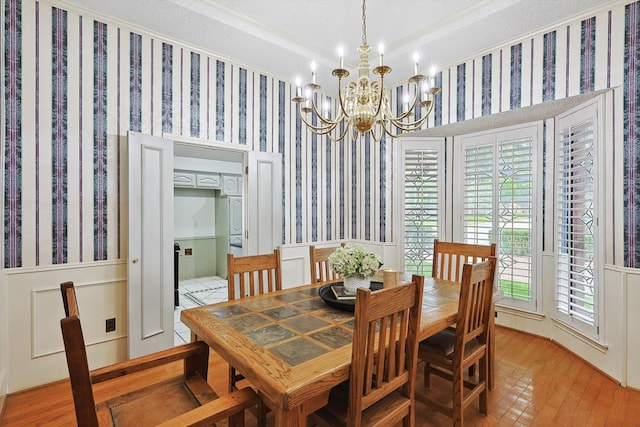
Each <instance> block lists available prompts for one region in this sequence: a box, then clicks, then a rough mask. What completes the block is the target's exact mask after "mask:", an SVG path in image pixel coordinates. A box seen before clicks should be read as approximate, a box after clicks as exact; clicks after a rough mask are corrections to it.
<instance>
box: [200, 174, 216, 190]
mask: <svg viewBox="0 0 640 427" xmlns="http://www.w3.org/2000/svg"><path fill="white" fill-rule="evenodd" d="M196 186H197V187H198V188H220V175H218V174H201V173H199V174H197V175H196Z"/></svg>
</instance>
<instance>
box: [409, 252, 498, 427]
mask: <svg viewBox="0 0 640 427" xmlns="http://www.w3.org/2000/svg"><path fill="white" fill-rule="evenodd" d="M495 268H496V258H495V257H489V259H488V260H486V261H484V262H480V263H476V264H465V265H464V267H463V269H462V282H461V285H460V301H459V303H458V314H457V318H456V328H455V331H454V332H452V331H451V330H450V329H447V330H444V331H442V332H439V333H437V334H435V335H433V336H432V337H430V338H427V339H426V340H424V341H422V342H421V343H420V346H419V348H418V357H419V359H420V360H422V361H424V365H425V367H424V384H425V388H426V389H429V388H430V387H431V374H436V375H438V376H441V377H443V378H446V379H448V380H450V381H451V382H452V386H453V391H452V405H451V406H449V405H447V404H445V403H443V402H441V401H440V400H438V399H436V398H434V396H430V395H429V394H428V393H425V392H423V391H422V390H417V391H416V395H415V397H416V400H418V401H419V402H423V403H426V404H427V405H429V406H431V407H433V408H434V409H436V410H438V411H439V412H442V413H444V414H445V415H447V416H449V417H451V418H452V419H453V422H454V425H456V426H462V425H463V421H464V419H463V418H464V417H463V415H464V410H465V408H466V407H467V406H469V404H471V403H472V402H473V401H475V399H476V398H479V399H480V412H481V413H483V414H485V415H486V414H487V391H488V388H489V387H488V376H489V354H488V337H489V324H490V319H491V316H492V315H493V313H492V301H491V298H492V297H493V282H494V276H495ZM475 363H478V365H479V373H478V378H471V377H468V378H466V377H465V371H466V370H468V368H469V367H471V366H472V365H474V364H475ZM465 389H469V391H467V392H465Z"/></svg>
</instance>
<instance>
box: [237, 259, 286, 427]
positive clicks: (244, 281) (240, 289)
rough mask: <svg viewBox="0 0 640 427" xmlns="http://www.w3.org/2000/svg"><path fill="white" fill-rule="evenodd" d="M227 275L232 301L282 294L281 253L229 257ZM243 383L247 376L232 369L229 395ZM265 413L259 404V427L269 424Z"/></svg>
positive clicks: (263, 407) (262, 405)
mask: <svg viewBox="0 0 640 427" xmlns="http://www.w3.org/2000/svg"><path fill="white" fill-rule="evenodd" d="M227 274H228V277H227V281H228V295H229V301H231V300H235V299H240V298H244V297H248V296H253V295H262V294H266V293H268V292H273V291H280V290H282V275H281V273H280V249H274V251H273V253H272V254H262V255H247V256H241V257H237V256H234V255H233V254H227ZM243 379H244V375H242V374H241V373H240V372H238V371H237V370H236V368H235V367H233V366H231V365H229V392H233V391H236V390H237V389H238V385H237V383H238V382H239V381H242V380H243ZM266 413H267V407H266V405H264V404H263V403H262V401H260V403H259V405H258V414H257V417H258V425H259V426H264V425H265V424H266Z"/></svg>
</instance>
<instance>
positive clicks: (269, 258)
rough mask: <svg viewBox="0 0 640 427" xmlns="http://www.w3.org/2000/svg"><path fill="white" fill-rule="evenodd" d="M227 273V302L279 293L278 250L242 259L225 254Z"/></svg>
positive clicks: (280, 279)
mask: <svg viewBox="0 0 640 427" xmlns="http://www.w3.org/2000/svg"><path fill="white" fill-rule="evenodd" d="M227 273H228V278H227V280H228V289H229V300H234V299H238V298H244V297H246V296H253V295H262V294H265V293H268V292H273V291H279V290H281V289H282V278H281V274H280V250H279V249H276V250H274V251H273V253H272V254H265V255H249V256H242V257H236V256H234V255H233V254H227ZM236 283H237V284H238V286H237V289H236Z"/></svg>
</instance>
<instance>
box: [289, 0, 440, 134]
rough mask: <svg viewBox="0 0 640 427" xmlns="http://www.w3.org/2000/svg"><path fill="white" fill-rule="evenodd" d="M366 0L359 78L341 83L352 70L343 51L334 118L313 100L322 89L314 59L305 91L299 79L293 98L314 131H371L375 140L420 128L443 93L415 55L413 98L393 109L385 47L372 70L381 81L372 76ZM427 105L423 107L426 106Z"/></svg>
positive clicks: (336, 70) (337, 72)
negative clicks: (386, 79)
mask: <svg viewBox="0 0 640 427" xmlns="http://www.w3.org/2000/svg"><path fill="white" fill-rule="evenodd" d="M365 2H366V0H362V44H361V45H360V46H359V47H358V52H359V54H360V64H359V65H358V80H357V81H352V82H349V83H348V84H347V85H346V86H344V87H343V86H342V79H343V78H345V77H348V76H349V71H348V70H346V69H345V68H343V57H342V52H341V53H340V59H339V64H340V67H339V68H336V69H334V70H333V72H332V75H334V76H336V77H337V78H338V98H339V104H338V112H337V114H336V115H335V117H334V118H331V117H326V116H324V115H323V114H322V113H321V112H320V111H319V110H318V108H317V106H316V103H315V100H314V96H313V94H314V92H317V91H318V90H320V86H319V85H318V84H316V81H315V63H312V65H311V70H312V72H311V76H312V77H311V80H312V81H311V83H308V84H306V85H305V87H304V89H305V91H304V92H305V93H304V95H303V93H302V88H301V87H300V83H299V82H296V86H297V89H296V96H295V97H294V98H293V102H295V103H297V104H298V110H299V111H300V116H301V118H302V120H303V122H304V123H305V124H306V126H307V127H308V128H309V129H310V130H311V131H312V132H313V133H315V134H318V135H327V136H328V137H329V138H330V139H331V140H333V141H340V140H342V139H343V138H344V137H345V136H346V135H348V134H351V135H352V138H353V139H354V140H355V139H357V137H358V133H360V134H361V135H365V134H366V133H367V132H371V136H372V138H373V139H374V140H375V141H379V140H380V139H381V138H382V135H383V134H384V133H386V134H387V135H389V136H390V137H392V138H397V137H399V136H402V135H404V134H405V133H407V132H411V131H415V130H418V129H420V128H421V127H422V125H423V124H424V122H425V121H426V120H427V117H428V116H429V114H430V113H431V111H432V110H433V106H434V102H433V98H434V97H435V95H437V94H438V93H440V88H439V87H435V85H434V79H433V78H431V79H430V81H428V80H427V76H425V75H424V74H418V58H417V54H415V55H414V62H415V67H414V75H413V76H411V77H410V78H409V85H410V87H411V86H413V87H414V91H413V92H414V95H413V102H411V103H410V104H409V103H408V102H407V103H406V104H405V108H404V111H402V112H400V113H399V114H398V115H397V116H396V115H394V114H393V112H392V110H391V104H390V103H389V90H388V89H387V87H386V86H385V84H384V76H385V75H386V74H389V73H390V72H391V67H389V66H387V65H384V63H383V57H384V55H383V51H382V47H381V48H380V65H378V66H377V67H375V68H374V69H373V73H374V74H377V75H378V76H380V80H379V81H372V80H371V79H370V78H369V75H370V71H371V66H370V65H369V52H371V46H369V45H368V44H367V16H366V11H367V9H366V4H365ZM416 105H420V107H421V111H420V117H419V118H417V119H415V117H414V118H412V116H414V115H415V113H414V110H415V108H416ZM423 109H424V110H423ZM312 112H313V113H314V114H315V115H316V116H317V117H318V120H319V122H320V123H318V124H317V125H314V124H312V123H311V121H310V120H309V116H310V113H312ZM343 120H344V123H345V126H344V129H343V131H342V133H341V134H340V135H339V136H338V137H334V136H333V135H332V132H333V131H334V130H335V129H336V128H337V127H338V125H339V124H340V123H341V122H342V121H343Z"/></svg>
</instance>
